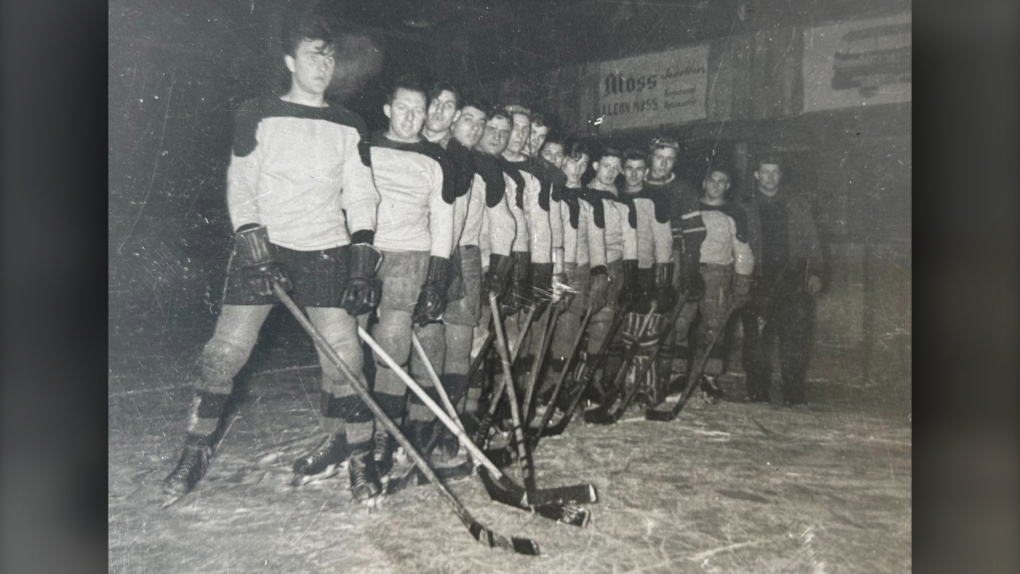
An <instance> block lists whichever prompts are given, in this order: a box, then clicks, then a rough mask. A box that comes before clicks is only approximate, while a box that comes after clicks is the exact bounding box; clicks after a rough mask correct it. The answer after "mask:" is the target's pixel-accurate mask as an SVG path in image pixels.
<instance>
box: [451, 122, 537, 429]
mask: <svg viewBox="0 0 1020 574" xmlns="http://www.w3.org/2000/svg"><path fill="white" fill-rule="evenodd" d="M487 116H488V118H487V119H486V121H485V130H484V131H483V132H482V137H481V139H480V140H478V143H477V144H476V145H475V152H476V155H475V167H476V173H477V175H478V178H476V180H475V186H476V187H474V189H472V192H474V191H475V189H477V190H480V191H484V196H485V211H484V212H483V213H482V222H481V229H480V230H479V236H478V245H479V248H480V251H481V256H482V269H483V280H482V293H481V296H482V299H483V302H482V311H481V315H480V317H479V319H478V322H477V323H476V324H475V330H474V341H473V344H472V349H471V356H472V358H473V357H474V356H476V355H477V354H478V353H479V352H481V348H482V345H483V344H484V341H485V340H486V339H487V338H488V335H489V321H490V320H491V318H492V317H491V314H490V312H489V306H488V305H486V304H485V300H488V296H489V294H493V295H495V296H496V297H497V298H498V299H499V300H500V301H503V302H504V304H505V303H506V301H507V299H509V298H512V297H514V290H513V289H511V284H512V283H513V282H514V281H521V282H524V285H525V287H526V286H527V283H526V279H527V268H526V266H518V265H517V263H518V262H521V261H523V262H524V264H525V265H526V263H527V259H528V258H530V253H529V251H528V233H527V231H528V226H527V221H526V220H525V218H524V210H523V209H521V208H520V207H518V206H517V204H516V202H514V197H515V196H516V192H515V190H516V187H515V185H516V183H515V181H514V179H513V178H512V177H511V175H510V174H509V173H507V172H506V171H505V170H504V167H503V158H502V154H503V150H505V149H506V146H507V144H508V143H509V141H510V133H511V132H512V131H513V120H512V119H511V115H510V113H509V112H507V111H506V109H505V108H503V107H501V106H497V107H494V108H491V109H489V110H488V114H487ZM518 179H520V178H519V176H518ZM522 267H523V268H524V271H523V272H522V271H521V269H522ZM505 307H507V308H513V307H514V305H505ZM471 383H473V382H471ZM479 393H480V391H479V389H478V388H477V386H474V385H473V386H472V389H471V390H470V391H469V395H468V396H469V399H468V402H467V404H466V406H465V410H466V412H476V411H477V408H478V395H479ZM466 424H467V423H466Z"/></svg>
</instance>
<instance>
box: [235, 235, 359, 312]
mask: <svg viewBox="0 0 1020 574" xmlns="http://www.w3.org/2000/svg"><path fill="white" fill-rule="evenodd" d="M270 249H272V250H273V252H274V256H275V259H276V261H277V262H278V263H280V264H281V265H282V266H283V269H284V272H285V273H286V274H287V277H288V278H289V279H290V283H291V285H293V286H294V288H293V290H292V291H291V292H290V296H291V298H293V299H294V302H295V303H297V304H298V305H301V306H302V307H339V306H340V298H341V296H342V295H343V292H344V288H346V287H347V279H348V276H349V275H348V273H349V261H348V260H349V258H350V253H351V252H350V247H349V246H346V245H345V246H343V247H334V248H331V249H325V250H322V251H295V250H293V249H287V248H286V247H280V246H279V245H274V244H270ZM236 260H237V258H235V257H233V255H231V257H230V263H229V265H228V266H227V283H226V286H225V287H224V289H223V304H225V305H272V304H274V303H276V302H277V300H276V297H274V296H272V295H269V296H264V295H259V294H258V293H255V292H254V291H253V290H252V289H251V288H250V287H249V285H248V282H247V281H246V280H245V278H244V277H243V276H242V275H241V268H240V266H239V265H236V264H235V261H236Z"/></svg>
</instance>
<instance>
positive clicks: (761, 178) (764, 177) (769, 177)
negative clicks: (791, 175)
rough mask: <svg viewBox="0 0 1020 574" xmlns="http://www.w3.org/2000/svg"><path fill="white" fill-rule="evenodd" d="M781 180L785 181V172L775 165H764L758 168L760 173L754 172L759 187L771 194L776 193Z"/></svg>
mask: <svg viewBox="0 0 1020 574" xmlns="http://www.w3.org/2000/svg"><path fill="white" fill-rule="evenodd" d="M781 179H783V172H782V171H781V170H780V169H779V166H778V165H776V164H774V163H763V164H761V165H760V166H758V171H756V172H754V180H755V181H757V182H758V187H760V188H761V189H762V191H766V192H770V193H771V192H774V191H776V188H778V187H779V181H780V180H781Z"/></svg>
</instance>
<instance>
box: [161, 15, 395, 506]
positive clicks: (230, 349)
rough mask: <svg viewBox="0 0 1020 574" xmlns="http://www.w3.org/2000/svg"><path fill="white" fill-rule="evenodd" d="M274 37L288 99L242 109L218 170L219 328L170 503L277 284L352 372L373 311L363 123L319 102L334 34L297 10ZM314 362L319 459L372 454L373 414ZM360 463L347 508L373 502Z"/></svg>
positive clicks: (167, 485)
mask: <svg viewBox="0 0 1020 574" xmlns="http://www.w3.org/2000/svg"><path fill="white" fill-rule="evenodd" d="M283 37H284V46H285V50H286V52H285V54H284V58H283V59H284V63H285V64H286V66H287V69H288V70H289V71H290V74H291V85H290V89H289V90H288V91H287V93H285V94H284V95H283V96H281V97H264V98H259V99H255V100H251V101H248V102H245V103H244V104H243V105H242V106H241V107H240V109H239V110H238V111H237V113H236V114H235V117H234V142H233V149H232V155H231V159H230V167H229V168H228V171H227V207H228V209H229V212H230V220H231V223H232V224H233V226H234V230H235V239H234V249H233V253H232V255H231V258H230V263H229V266H228V269H227V280H226V288H225V290H224V295H223V307H222V309H221V311H220V315H219V317H218V319H217V321H216V329H215V332H214V333H213V337H212V339H211V340H210V341H209V342H208V343H207V344H206V345H205V348H204V349H203V351H202V354H201V357H200V358H199V362H198V366H199V369H198V376H197V380H196V381H195V398H194V404H193V406H192V410H191V418H190V420H189V424H188V430H187V438H186V443H185V446H184V450H183V452H182V454H181V459H180V462H179V463H178V465H177V467H176V468H175V469H174V470H173V472H171V473H170V475H169V476H167V478H166V480H165V482H164V485H163V486H164V489H165V490H166V492H167V493H168V494H170V495H173V496H180V495H183V494H185V493H187V492H189V491H190V490H191V489H192V488H194V486H195V484H196V483H197V482H198V481H199V480H200V479H201V478H202V475H203V474H204V473H205V470H206V468H207V466H208V464H209V462H210V459H211V457H212V455H213V445H214V438H213V437H214V435H215V434H216V431H217V428H218V427H219V426H220V423H221V420H222V418H223V414H224V409H225V406H226V404H227V399H228V397H229V396H230V393H231V390H232V389H233V377H234V375H236V374H237V372H238V371H239V370H240V369H241V367H242V366H244V364H245V362H246V361H247V360H248V357H249V355H250V354H251V351H252V348H253V347H254V346H255V341H256V339H257V337H258V334H259V330H260V328H261V326H262V323H263V322H264V321H265V319H266V316H267V315H268V314H269V311H270V309H272V307H273V304H274V303H275V302H276V300H275V298H274V297H273V295H272V284H273V283H274V282H279V283H281V284H282V285H284V286H285V288H287V289H288V290H289V291H290V292H291V293H292V296H293V298H294V300H295V301H296V302H297V303H298V304H299V305H302V306H304V307H305V309H306V310H307V312H308V316H309V318H310V319H311V321H312V323H313V324H315V326H316V327H317V328H318V329H319V330H320V331H321V332H322V334H323V335H324V336H325V337H326V339H327V340H328V341H329V343H330V345H332V347H333V348H334V349H336V351H337V352H338V353H339V354H340V355H341V357H342V358H343V359H344V361H346V362H347V364H348V365H350V366H351V368H352V369H353V370H354V371H356V372H358V373H360V372H361V367H362V364H363V362H362V352H361V346H360V344H359V343H358V336H357V331H356V329H357V322H356V319H355V316H358V315H363V314H365V313H368V312H369V311H371V310H372V308H373V306H374V304H375V303H377V302H378V287H377V284H376V283H375V281H374V274H375V264H376V262H377V261H378V255H377V253H376V251H375V249H374V248H373V247H372V241H373V234H374V231H375V227H376V208H377V205H378V203H379V194H378V193H377V192H376V189H375V186H374V184H373V182H372V171H371V168H370V167H369V165H370V158H369V154H368V150H367V148H366V147H365V146H364V145H363V144H364V140H363V139H362V138H363V133H364V124H363V122H362V121H361V118H359V117H358V116H356V115H355V114H353V113H351V112H349V111H348V110H346V109H344V108H343V107H341V106H338V105H336V104H332V103H327V102H326V101H325V99H324V97H323V96H324V94H325V91H326V88H327V86H329V83H330V80H331V79H332V76H333V70H334V66H335V62H334V52H333V46H332V40H331V38H332V36H331V31H330V30H329V29H328V27H327V26H326V25H325V23H324V22H323V21H322V20H321V19H320V18H319V17H317V16H316V15H314V13H313V12H312V11H311V10H307V11H304V10H301V11H296V12H293V13H289V14H288V16H287V19H286V21H285V23H284V32H283ZM344 211H346V219H345V215H344ZM319 363H320V365H321V367H322V401H321V407H322V411H323V415H324V416H323V418H322V419H321V420H322V424H323V426H324V427H326V428H325V430H326V432H327V433H328V435H329V437H328V438H327V440H326V441H324V444H323V446H324V449H325V451H333V450H334V449H333V447H334V446H339V447H340V448H339V450H341V451H342V450H343V448H342V446H343V445H344V444H346V443H348V442H349V443H352V444H354V445H361V444H370V441H371V437H372V425H373V418H372V414H371V412H370V411H369V410H368V409H367V408H366V407H365V406H364V405H363V404H362V402H361V400H360V399H359V398H358V395H357V394H356V393H355V392H354V391H353V389H352V388H351V387H350V385H349V383H348V382H347V380H346V379H345V378H344V377H343V376H342V375H341V374H340V372H339V371H338V370H337V368H336V367H335V366H334V365H333V364H332V363H331V362H330V361H329V360H328V359H326V358H325V357H323V356H322V354H321V353H320V354H319ZM362 383H364V381H362ZM334 454H336V453H334ZM341 456H342V455H341ZM362 462H363V461H362V459H361V458H358V455H351V465H350V478H351V484H352V494H353V495H354V497H355V499H360V498H362V497H364V496H365V495H366V494H370V492H367V491H365V490H363V489H362V488H361V485H362V477H361V474H362V473H363V471H364V468H363V465H362Z"/></svg>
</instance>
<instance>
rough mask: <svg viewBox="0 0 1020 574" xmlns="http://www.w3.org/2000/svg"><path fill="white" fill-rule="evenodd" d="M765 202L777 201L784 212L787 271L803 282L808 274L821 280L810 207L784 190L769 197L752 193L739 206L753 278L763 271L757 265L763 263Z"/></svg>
mask: <svg viewBox="0 0 1020 574" xmlns="http://www.w3.org/2000/svg"><path fill="white" fill-rule="evenodd" d="M765 202H778V203H779V205H780V206H782V207H785V209H786V213H787V225H788V227H787V237H788V241H789V252H788V253H789V257H790V263H791V265H790V270H791V271H795V272H796V273H797V274H798V275H799V276H800V277H802V278H803V280H804V282H805V283H806V282H807V277H808V276H810V275H816V276H818V277H822V278H824V268H825V266H824V259H823V253H822V244H821V241H820V240H819V237H818V229H817V227H816V225H815V220H814V216H813V215H812V214H811V206H810V204H809V203H808V201H807V199H806V198H804V197H803V196H790V195H788V194H787V193H786V192H785V191H784V190H783V189H780V190H779V192H778V193H777V194H776V195H775V196H774V197H772V198H769V197H766V196H765V195H763V194H762V193H761V192H759V191H758V190H755V191H754V195H752V196H751V198H750V199H748V200H745V201H743V202H742V203H741V207H743V208H744V211H745V212H746V213H747V230H748V236H749V241H748V244H749V245H750V246H751V252H752V253H754V260H755V265H754V276H755V277H760V276H761V272H762V268H761V266H760V265H759V264H758V262H759V261H763V260H764V257H763V256H762V231H761V213H760V211H759V209H760V207H761V205H762V204H763V203H765Z"/></svg>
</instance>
